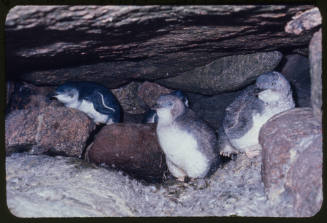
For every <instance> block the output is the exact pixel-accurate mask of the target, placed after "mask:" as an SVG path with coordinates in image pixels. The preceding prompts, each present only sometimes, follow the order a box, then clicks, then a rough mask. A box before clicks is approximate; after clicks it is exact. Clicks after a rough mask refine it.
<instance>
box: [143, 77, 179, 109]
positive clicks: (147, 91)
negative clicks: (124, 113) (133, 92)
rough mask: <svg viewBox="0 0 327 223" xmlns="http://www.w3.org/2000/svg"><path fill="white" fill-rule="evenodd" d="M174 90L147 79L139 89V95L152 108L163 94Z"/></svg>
mask: <svg viewBox="0 0 327 223" xmlns="http://www.w3.org/2000/svg"><path fill="white" fill-rule="evenodd" d="M172 91H173V90H171V89H168V88H165V87H163V86H161V85H159V84H156V83H153V82H149V81H145V82H143V83H142V84H141V85H140V86H139V88H138V91H137V95H138V97H139V98H140V99H142V101H143V102H144V103H145V104H146V105H147V106H148V108H151V107H152V106H153V105H155V103H156V102H157V99H158V97H159V96H160V95H162V94H169V93H170V92H172Z"/></svg>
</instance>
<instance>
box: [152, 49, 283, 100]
mask: <svg viewBox="0 0 327 223" xmlns="http://www.w3.org/2000/svg"><path fill="white" fill-rule="evenodd" d="M282 56H283V55H282V54H281V53H280V52H278V51H272V52H263V53H254V54H246V55H234V56H228V57H223V58H220V59H218V60H215V61H213V62H211V63H210V64H207V65H206V66H203V67H198V68H196V69H194V70H192V71H188V72H185V73H182V74H180V75H178V76H176V77H171V78H165V79H163V80H159V81H158V82H159V83H160V84H163V85H164V86H167V87H170V88H176V89H181V90H185V91H190V92H195V93H201V94H208V95H212V94H217V93H222V92H225V91H233V90H239V89H240V88H242V87H244V86H246V85H247V84H249V83H251V82H252V81H253V80H255V79H256V77H258V76H259V75H260V74H263V73H266V72H270V71H272V70H274V68H275V67H277V65H278V64H279V62H280V61H281V59H282Z"/></svg>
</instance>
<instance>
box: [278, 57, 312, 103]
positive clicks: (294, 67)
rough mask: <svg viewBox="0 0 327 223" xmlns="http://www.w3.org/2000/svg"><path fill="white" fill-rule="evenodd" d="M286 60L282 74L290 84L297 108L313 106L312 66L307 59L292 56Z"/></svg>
mask: <svg viewBox="0 0 327 223" xmlns="http://www.w3.org/2000/svg"><path fill="white" fill-rule="evenodd" d="M284 58H285V64H284V65H283V67H282V69H281V73H282V74H283V75H284V76H285V78H286V79H287V80H288V81H289V82H290V84H291V87H292V91H293V98H294V101H295V104H296V107H310V106H311V80H310V64H309V60H308V58H307V57H304V56H301V55H298V54H291V55H287V56H286V57H284Z"/></svg>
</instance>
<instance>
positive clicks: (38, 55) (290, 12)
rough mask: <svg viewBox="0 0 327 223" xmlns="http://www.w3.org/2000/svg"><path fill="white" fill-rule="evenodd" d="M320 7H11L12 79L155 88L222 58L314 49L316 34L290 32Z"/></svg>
mask: <svg viewBox="0 0 327 223" xmlns="http://www.w3.org/2000/svg"><path fill="white" fill-rule="evenodd" d="M5 7H6V6H5ZM312 8H314V6H313V5H216V6H211V5H210V6H205V5H203V6H202V5H198V6H168V5H165V6H163V5H151V6H125V5H122V6H69V5H65V6H16V7H13V8H12V9H10V8H9V6H8V7H7V8H6V9H8V10H9V9H10V11H9V13H8V15H7V17H6V22H5V32H6V68H7V72H8V73H9V74H10V77H11V78H13V79H19V80H25V81H29V82H31V83H34V84H39V85H59V84H62V83H64V82H65V81H67V80H83V81H94V82H98V83H102V84H104V85H106V86H107V87H109V88H117V87H119V86H121V85H123V84H127V83H128V82H130V81H131V80H149V81H154V80H156V79H158V78H167V77H173V76H177V75H180V74H183V73H186V72H191V73H192V72H195V71H194V70H195V69H196V68H197V67H203V66H206V65H208V64H210V63H211V62H213V61H215V60H217V59H218V58H221V57H226V56H231V55H240V54H251V53H254V52H263V51H274V50H281V51H283V49H285V50H288V51H291V52H292V51H294V50H298V49H299V48H307V45H308V43H309V41H310V38H311V36H312V34H313V32H314V30H306V31H304V32H301V33H300V34H299V35H294V34H290V33H287V32H285V29H284V27H285V24H286V23H287V22H289V21H290V19H291V18H292V17H293V16H295V15H296V14H297V13H299V12H304V11H306V10H309V9H312ZM237 79H238V77H237ZM226 85H227V84H226Z"/></svg>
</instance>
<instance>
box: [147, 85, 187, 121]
mask: <svg viewBox="0 0 327 223" xmlns="http://www.w3.org/2000/svg"><path fill="white" fill-rule="evenodd" d="M169 94H170V95H175V96H177V97H178V98H179V99H181V100H182V101H183V103H184V104H185V106H186V107H189V102H188V99H187V97H186V95H185V94H183V92H182V91H180V90H176V91H173V92H171V93H169ZM157 122H158V115H157V112H156V111H155V110H152V109H149V110H148V111H147V112H146V113H145V114H144V118H143V123H157Z"/></svg>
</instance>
